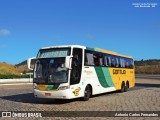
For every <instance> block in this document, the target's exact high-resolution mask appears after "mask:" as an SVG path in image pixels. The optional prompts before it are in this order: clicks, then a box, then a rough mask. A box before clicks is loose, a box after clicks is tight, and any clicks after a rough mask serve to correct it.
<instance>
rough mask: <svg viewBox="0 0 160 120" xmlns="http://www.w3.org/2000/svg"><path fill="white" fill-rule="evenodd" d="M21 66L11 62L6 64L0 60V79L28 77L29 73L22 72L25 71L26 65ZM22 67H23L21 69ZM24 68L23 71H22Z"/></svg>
mask: <svg viewBox="0 0 160 120" xmlns="http://www.w3.org/2000/svg"><path fill="white" fill-rule="evenodd" d="M26 66H27V65H26ZM26 66H25V67H23V66H22V67H21V66H20V68H19V67H18V66H15V65H11V64H7V63H5V62H3V63H2V62H0V79H13V78H29V77H30V76H29V75H25V74H23V73H24V72H27V67H26ZM21 68H23V69H21ZM23 70H24V71H23Z"/></svg>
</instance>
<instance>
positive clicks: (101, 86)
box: [27, 45, 135, 101]
mask: <svg viewBox="0 0 160 120" xmlns="http://www.w3.org/2000/svg"><path fill="white" fill-rule="evenodd" d="M32 60H34V61H35V64H34V67H33V66H32V65H31V61H32ZM27 65H28V68H29V69H31V70H33V89H34V90H33V91H34V96H35V97H38V98H53V99H73V98H82V99H83V100H85V101H87V100H89V98H90V97H91V96H92V95H96V94H101V93H106V92H112V91H117V90H119V91H121V92H126V91H127V90H128V89H129V88H132V87H134V86H135V70H134V62H133V58H132V57H131V56H126V55H122V54H119V53H116V52H113V51H109V50H105V49H100V48H90V47H85V46H81V45H63V46H51V47H44V48H41V49H40V50H39V52H38V54H37V56H36V57H34V58H29V59H28V60H27ZM31 66H32V67H31Z"/></svg>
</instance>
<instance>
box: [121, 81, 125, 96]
mask: <svg viewBox="0 0 160 120" xmlns="http://www.w3.org/2000/svg"><path fill="white" fill-rule="evenodd" d="M124 91H125V83H124V81H123V82H122V85H121V93H123V92H124Z"/></svg>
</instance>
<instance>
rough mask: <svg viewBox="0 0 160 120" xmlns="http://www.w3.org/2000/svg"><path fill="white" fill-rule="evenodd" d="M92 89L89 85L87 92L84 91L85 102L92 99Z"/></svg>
mask: <svg viewBox="0 0 160 120" xmlns="http://www.w3.org/2000/svg"><path fill="white" fill-rule="evenodd" d="M91 94H92V93H91V87H90V86H89V85H87V87H86V89H85V91H84V97H83V100H84V101H88V100H89V98H90V97H91Z"/></svg>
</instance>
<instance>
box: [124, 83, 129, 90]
mask: <svg viewBox="0 0 160 120" xmlns="http://www.w3.org/2000/svg"><path fill="white" fill-rule="evenodd" d="M128 88H129V82H128V81H127V83H126V86H125V89H124V91H125V92H127V91H128Z"/></svg>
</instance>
